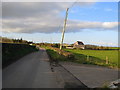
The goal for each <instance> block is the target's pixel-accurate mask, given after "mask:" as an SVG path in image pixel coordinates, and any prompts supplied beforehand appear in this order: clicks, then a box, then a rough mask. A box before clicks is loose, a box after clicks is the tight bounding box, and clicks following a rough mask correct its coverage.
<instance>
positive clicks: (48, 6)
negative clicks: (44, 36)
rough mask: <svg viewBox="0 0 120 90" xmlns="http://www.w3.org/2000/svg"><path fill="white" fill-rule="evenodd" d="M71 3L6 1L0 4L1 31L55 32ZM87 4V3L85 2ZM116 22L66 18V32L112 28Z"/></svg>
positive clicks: (60, 25) (61, 23)
mask: <svg viewBox="0 0 120 90" xmlns="http://www.w3.org/2000/svg"><path fill="white" fill-rule="evenodd" d="M70 5H71V3H57V2H56V3H50V2H40V3H28V2H27V3H20V2H19V3H18V2H17V3H14V2H13V3H7V2H4V3H3V6H2V15H3V17H2V19H3V20H2V26H3V29H2V32H16V33H56V32H60V31H61V30H62V27H63V22H64V17H62V16H61V12H63V11H65V9H66V8H67V7H69V6H70ZM86 5H87V4H86ZM117 26H118V23H117V22H89V21H86V22H85V21H77V20H70V19H69V20H68V22H67V31H66V32H79V31H82V30H84V29H97V30H113V29H116V28H117Z"/></svg>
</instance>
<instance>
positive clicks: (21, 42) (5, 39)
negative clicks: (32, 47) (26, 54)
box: [0, 37, 33, 44]
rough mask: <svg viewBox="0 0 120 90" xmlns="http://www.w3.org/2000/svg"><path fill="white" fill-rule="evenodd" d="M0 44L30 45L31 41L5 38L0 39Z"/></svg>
mask: <svg viewBox="0 0 120 90" xmlns="http://www.w3.org/2000/svg"><path fill="white" fill-rule="evenodd" d="M0 43H17V44H32V43H33V42H32V41H27V40H23V39H22V38H20V39H10V38H7V37H0Z"/></svg>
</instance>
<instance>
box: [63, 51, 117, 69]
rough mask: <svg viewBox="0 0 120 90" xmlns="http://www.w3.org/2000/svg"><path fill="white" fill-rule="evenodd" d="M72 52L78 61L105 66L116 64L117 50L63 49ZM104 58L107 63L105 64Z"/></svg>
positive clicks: (114, 65)
mask: <svg viewBox="0 0 120 90" xmlns="http://www.w3.org/2000/svg"><path fill="white" fill-rule="evenodd" d="M64 50H65V51H68V52H72V53H73V54H74V55H75V57H76V59H77V61H76V62H79V63H90V64H97V65H105V66H112V67H117V66H118V50H76V49H73V50H72V49H64ZM106 58H107V60H108V64H106Z"/></svg>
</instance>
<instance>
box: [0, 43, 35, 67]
mask: <svg viewBox="0 0 120 90" xmlns="http://www.w3.org/2000/svg"><path fill="white" fill-rule="evenodd" d="M33 51H37V49H36V47H35V46H30V45H27V44H12V43H2V67H6V66H7V65H9V64H11V63H12V62H14V61H16V60H18V59H19V58H21V57H23V56H25V55H26V54H28V53H31V52H33Z"/></svg>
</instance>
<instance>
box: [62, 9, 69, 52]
mask: <svg viewBox="0 0 120 90" xmlns="http://www.w3.org/2000/svg"><path fill="white" fill-rule="evenodd" d="M68 10H69V8H67V9H66V16H65V20H64V27H63V31H62V38H61V43H60V50H62V46H63V40H64V33H65V29H66V22H67V17H68Z"/></svg>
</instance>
